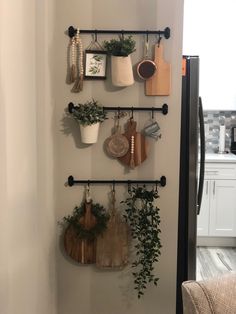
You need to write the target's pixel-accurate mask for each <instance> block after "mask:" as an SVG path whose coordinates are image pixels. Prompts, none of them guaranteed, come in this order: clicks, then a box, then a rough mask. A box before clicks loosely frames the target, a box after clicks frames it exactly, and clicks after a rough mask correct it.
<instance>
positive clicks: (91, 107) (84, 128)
mask: <svg viewBox="0 0 236 314" xmlns="http://www.w3.org/2000/svg"><path fill="white" fill-rule="evenodd" d="M69 114H70V115H71V116H72V117H73V118H74V119H75V120H76V121H77V122H78V123H79V125H80V133H81V141H82V142H83V143H85V144H93V143H96V142H97V138H98V131H99V126H100V123H101V122H103V121H104V120H106V119H107V117H106V112H105V111H104V110H103V107H102V106H100V105H99V103H98V101H96V100H94V99H93V100H91V101H87V102H85V103H84V104H78V106H74V105H73V104H72V105H71V106H70V105H69Z"/></svg>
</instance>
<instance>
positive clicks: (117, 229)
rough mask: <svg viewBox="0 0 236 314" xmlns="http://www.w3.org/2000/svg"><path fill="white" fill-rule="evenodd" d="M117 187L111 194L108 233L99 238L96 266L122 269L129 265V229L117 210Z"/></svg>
mask: <svg viewBox="0 0 236 314" xmlns="http://www.w3.org/2000/svg"><path fill="white" fill-rule="evenodd" d="M115 202H116V199H115V187H114V185H113V189H112V193H111V209H110V220H109V222H108V224H107V229H106V231H105V232H104V233H103V234H102V235H100V236H99V237H98V238H97V249H96V266H97V267H99V268H109V269H114V268H116V269H122V268H123V267H124V266H125V265H126V264H127V263H128V251H129V229H128V225H127V223H126V222H125V221H124V220H123V219H122V218H121V215H120V213H119V212H118V211H117V209H116V208H115Z"/></svg>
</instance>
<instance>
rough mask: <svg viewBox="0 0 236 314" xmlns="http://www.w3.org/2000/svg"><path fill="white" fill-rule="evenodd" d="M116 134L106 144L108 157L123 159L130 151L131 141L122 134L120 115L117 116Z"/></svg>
mask: <svg viewBox="0 0 236 314" xmlns="http://www.w3.org/2000/svg"><path fill="white" fill-rule="evenodd" d="M114 120H115V128H114V129H115V132H114V134H113V135H111V136H109V137H108V138H107V139H106V140H105V142H104V148H105V151H106V153H107V155H108V156H110V157H112V158H117V157H122V156H124V155H125V154H126V153H127V152H128V150H129V141H128V140H127V138H126V137H125V136H124V135H122V134H121V127H120V114H119V112H118V115H117V116H115V118H114Z"/></svg>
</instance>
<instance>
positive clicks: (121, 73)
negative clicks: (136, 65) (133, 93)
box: [104, 36, 135, 86]
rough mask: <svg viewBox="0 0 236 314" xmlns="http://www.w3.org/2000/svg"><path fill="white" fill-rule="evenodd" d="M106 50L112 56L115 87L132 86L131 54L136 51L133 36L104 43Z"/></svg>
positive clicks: (112, 73) (121, 37) (120, 37)
mask: <svg viewBox="0 0 236 314" xmlns="http://www.w3.org/2000/svg"><path fill="white" fill-rule="evenodd" d="M104 48H105V49H106V50H107V53H108V54H110V55H111V78H112V84H113V85H115V86H130V85H132V84H133V83H134V76H133V69H132V62H131V57H130V54H131V53H132V52H134V51H135V41H134V40H133V39H132V36H128V37H126V38H125V37H123V36H119V39H111V40H110V41H104Z"/></svg>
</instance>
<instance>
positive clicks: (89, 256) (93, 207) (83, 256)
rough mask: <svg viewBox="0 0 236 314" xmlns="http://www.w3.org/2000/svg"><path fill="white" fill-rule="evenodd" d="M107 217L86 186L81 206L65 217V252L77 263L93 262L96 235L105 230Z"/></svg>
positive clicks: (94, 258) (94, 259)
mask: <svg viewBox="0 0 236 314" xmlns="http://www.w3.org/2000/svg"><path fill="white" fill-rule="evenodd" d="M108 218H109V216H108V215H107V213H106V212H105V209H104V208H103V207H102V206H100V205H99V204H93V203H92V200H91V197H90V191H89V187H88V188H87V190H86V198H85V202H84V203H83V204H82V206H81V207H80V208H78V207H76V208H75V209H74V213H73V215H72V216H68V217H65V221H66V222H67V223H68V227H67V228H66V230H65V234H64V247H65V251H66V253H67V254H68V255H69V256H70V257H71V258H72V259H74V260H75V261H76V262H78V263H81V264H93V263H95V261H96V247H95V244H96V237H97V236H98V235H99V234H101V233H102V232H103V231H104V230H105V228H106V224H107V220H108Z"/></svg>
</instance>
